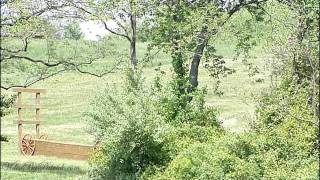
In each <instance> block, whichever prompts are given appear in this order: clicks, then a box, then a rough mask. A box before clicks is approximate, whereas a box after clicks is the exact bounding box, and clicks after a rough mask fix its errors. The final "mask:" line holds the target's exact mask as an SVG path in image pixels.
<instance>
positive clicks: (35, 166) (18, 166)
mask: <svg viewBox="0 0 320 180" xmlns="http://www.w3.org/2000/svg"><path fill="white" fill-rule="evenodd" d="M1 169H8V170H15V171H22V172H49V173H58V174H85V173H86V171H84V170H82V169H81V168H79V167H77V166H64V165H61V166H59V165H53V164H50V163H46V162H42V163H34V162H27V163H18V162H1Z"/></svg>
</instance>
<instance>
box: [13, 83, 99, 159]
mask: <svg viewBox="0 0 320 180" xmlns="http://www.w3.org/2000/svg"><path fill="white" fill-rule="evenodd" d="M13 91H14V92H17V94H18V95H17V102H16V107H17V109H18V120H17V121H15V122H14V123H16V124H18V148H19V151H20V152H21V154H23V155H26V156H32V155H44V156H55V157H58V158H67V159H75V160H87V159H88V158H89V156H90V155H91V153H92V152H93V150H94V146H91V145H82V144H75V143H63V142H58V141H52V140H48V136H47V135H46V134H41V135H40V125H41V124H42V121H41V118H40V117H41V114H40V112H41V110H42V109H43V108H42V105H41V101H40V100H41V99H40V98H41V94H44V93H46V90H45V89H31V88H15V89H13ZM22 93H32V94H35V104H34V105H28V104H23V103H22ZM22 109H35V113H36V114H35V119H34V120H25V119H23V117H22ZM24 124H34V125H35V128H36V134H35V137H33V136H32V135H31V134H26V133H24V132H23V125H24Z"/></svg>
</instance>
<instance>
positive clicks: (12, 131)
mask: <svg viewBox="0 0 320 180" xmlns="http://www.w3.org/2000/svg"><path fill="white" fill-rule="evenodd" d="M113 41H119V42H118V43H114V44H113V46H114V47H107V48H115V49H118V50H119V49H120V51H127V48H126V47H127V45H126V44H125V42H124V41H121V40H113ZM43 43H44V42H38V41H36V42H35V44H33V48H31V49H32V51H33V53H34V55H35V56H36V57H41V51H43V49H42V50H41V51H40V50H39V49H41V48H40V46H41V45H43ZM38 47H39V49H37V48H38ZM138 47H139V53H138V55H139V57H140V58H142V57H143V54H144V53H145V52H146V44H143V43H139V45H138ZM218 51H219V52H220V53H221V54H226V53H227V56H226V57H228V59H226V61H227V63H228V65H229V66H230V67H232V68H234V69H235V70H236V73H234V74H232V75H230V76H228V77H227V78H225V79H223V83H222V84H221V90H222V91H223V92H224V95H223V96H217V95H215V94H214V93H213V85H214V83H213V80H212V79H211V78H210V77H209V76H208V73H207V72H206V71H205V70H204V69H203V68H201V69H200V77H199V83H200V87H207V88H208V96H207V104H208V105H210V106H215V107H217V108H218V109H219V111H220V114H219V119H220V120H221V122H222V123H223V126H224V127H225V128H226V129H229V130H230V131H234V132H243V131H244V130H248V128H249V124H250V122H251V121H254V117H255V116H254V110H255V108H254V107H255V102H256V100H255V98H256V97H258V96H259V94H260V93H261V92H262V91H265V90H266V88H268V87H269V79H268V71H267V68H266V69H265V70H264V71H262V73H260V74H258V75H255V76H253V77H249V76H248V72H247V71H246V69H247V67H246V66H244V65H243V63H242V62H241V61H240V60H237V61H232V59H230V58H231V55H230V53H231V52H232V51H230V47H229V46H227V45H222V46H220V49H218ZM257 54H258V53H257ZM109 59H112V57H110V58H109ZM251 61H252V62H253V63H254V64H256V65H258V66H259V67H263V66H264V59H262V58H256V59H252V60H251ZM169 62H170V58H169V57H168V56H167V55H165V54H163V53H159V54H158V55H157V56H156V57H155V60H153V61H152V62H150V63H149V64H147V67H146V68H145V69H144V74H143V76H144V77H145V80H146V81H147V82H151V81H152V79H153V77H154V76H155V74H156V72H155V70H154V69H155V66H157V65H159V64H162V65H161V70H163V71H165V72H166V76H167V77H168V79H169V78H170V77H171V74H172V72H171V66H170V64H169ZM262 69H263V68H262ZM257 78H263V79H264V82H262V83H258V82H256V81H255V80H256V79H257ZM121 81H122V78H121V74H119V73H112V74H109V75H107V76H105V77H103V78H96V77H93V76H88V75H83V74H79V73H72V72H70V73H65V74H60V75H57V76H55V77H53V78H51V79H47V80H45V81H42V82H40V83H37V84H35V85H34V86H32V87H33V88H45V89H47V93H46V94H44V95H43V96H42V103H43V105H44V107H45V109H44V110H43V111H42V119H43V122H44V124H43V125H42V126H41V129H40V131H41V132H42V133H47V134H48V138H49V139H50V140H55V141H62V142H74V143H81V144H93V137H92V136H91V135H90V134H88V132H87V130H86V129H87V128H88V127H87V125H86V119H85V116H84V114H85V113H86V112H87V110H88V106H89V105H90V102H92V100H93V98H94V96H95V94H96V93H97V92H99V91H101V90H102V89H103V88H105V87H106V86H108V84H110V83H112V84H113V83H115V84H120V83H121ZM5 93H8V94H11V93H12V92H11V91H8V92H5ZM33 98H34V97H33V96H31V95H29V96H26V97H25V98H24V99H23V100H24V102H26V103H32V102H34V99H33ZM34 113H35V112H34V111H30V110H29V111H26V112H25V114H24V117H27V118H32V116H34ZM16 119H17V113H16V110H15V109H12V110H11V112H10V113H9V114H8V115H7V116H5V117H4V118H2V120H1V134H3V135H6V136H8V137H9V142H1V176H2V178H3V179H24V180H25V179H81V178H83V179H86V170H87V168H88V163H87V162H85V161H73V160H67V159H58V158H54V157H44V156H38V157H35V156H32V157H24V156H22V155H20V154H19V152H18V148H17V125H16V124H13V123H12V121H13V120H16ZM24 132H25V133H31V134H35V127H34V126H32V125H25V126H24Z"/></svg>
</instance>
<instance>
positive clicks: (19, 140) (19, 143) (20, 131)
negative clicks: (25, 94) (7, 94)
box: [17, 92, 22, 153]
mask: <svg viewBox="0 0 320 180" xmlns="http://www.w3.org/2000/svg"><path fill="white" fill-rule="evenodd" d="M21 96H22V94H21V92H18V96H17V105H18V121H21V120H22V114H21V110H22V108H19V106H20V107H21ZM21 138H22V124H21V123H19V124H18V150H19V152H20V153H22V152H21V150H20V147H21Z"/></svg>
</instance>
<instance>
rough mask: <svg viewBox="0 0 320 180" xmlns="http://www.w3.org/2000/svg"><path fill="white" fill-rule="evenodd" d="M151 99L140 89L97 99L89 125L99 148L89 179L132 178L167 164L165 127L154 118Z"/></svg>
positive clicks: (105, 94)
mask: <svg viewBox="0 0 320 180" xmlns="http://www.w3.org/2000/svg"><path fill="white" fill-rule="evenodd" d="M154 98H156V97H154V96H153V95H152V94H150V92H148V91H144V90H141V89H140V90H134V89H131V90H130V91H127V90H126V89H122V90H121V89H115V88H114V89H111V90H105V91H104V92H103V93H102V94H101V95H99V96H98V97H97V101H96V102H95V104H94V106H93V110H92V111H91V112H90V114H89V117H91V118H90V121H89V122H91V123H92V124H91V126H92V127H93V132H94V134H95V136H96V139H97V140H98V141H99V142H100V143H101V145H102V148H101V149H100V150H99V153H98V156H96V157H95V158H93V159H92V164H93V165H92V170H91V173H90V176H91V177H93V178H98V179H99V178H112V179H113V178H116V177H118V176H120V175H129V176H133V177H136V176H138V175H139V174H140V173H141V172H142V171H144V170H145V169H146V168H147V167H148V166H151V165H156V166H159V165H163V164H164V163H165V162H166V161H167V159H168V155H167V152H166V150H165V148H164V146H165V142H164V141H165V139H164V135H165V133H166V126H167V125H166V124H165V123H164V121H163V119H162V118H161V116H160V115H159V114H157V111H156V109H155V108H156V107H157V105H156V104H155V103H156V101H155V99H154ZM99 154H101V156H102V158H101V157H100V156H99Z"/></svg>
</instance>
